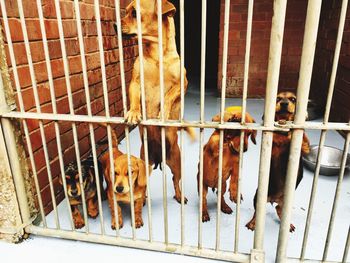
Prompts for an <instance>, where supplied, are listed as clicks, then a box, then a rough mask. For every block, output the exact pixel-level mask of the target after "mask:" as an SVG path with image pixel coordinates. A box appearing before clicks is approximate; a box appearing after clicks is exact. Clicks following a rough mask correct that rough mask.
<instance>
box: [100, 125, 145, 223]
mask: <svg viewBox="0 0 350 263" xmlns="http://www.w3.org/2000/svg"><path fill="white" fill-rule="evenodd" d="M112 134H113V139H114V141H116V139H115V138H117V137H116V135H115V134H114V131H112ZM113 160H114V173H113V174H114V184H113V181H112V178H111V167H110V160H109V151H106V152H105V153H104V154H103V155H102V156H101V157H100V162H101V164H102V167H103V173H104V176H105V179H106V182H107V199H108V204H109V208H110V210H111V217H112V224H111V227H112V229H115V228H116V222H115V211H114V203H113V195H114V194H115V198H116V201H117V208H118V223H119V228H121V227H123V217H122V212H121V208H120V206H119V203H130V185H129V176H128V156H127V155H126V154H123V153H122V152H121V151H119V149H118V146H117V144H113ZM130 162H131V173H132V189H133V193H134V207H135V226H136V228H140V227H141V226H143V220H142V206H143V204H144V203H145V200H146V189H147V188H146V187H147V177H146V165H145V162H144V161H143V160H141V159H139V158H136V157H134V156H130ZM150 168H151V167H150ZM151 170H152V169H150V172H149V174H151Z"/></svg>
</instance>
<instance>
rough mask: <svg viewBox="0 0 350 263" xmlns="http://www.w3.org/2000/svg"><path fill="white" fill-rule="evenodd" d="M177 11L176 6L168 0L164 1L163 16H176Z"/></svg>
mask: <svg viewBox="0 0 350 263" xmlns="http://www.w3.org/2000/svg"><path fill="white" fill-rule="evenodd" d="M175 13H176V8H175V6H174V5H173V4H172V3H170V2H169V1H167V0H163V1H162V14H163V16H164V15H166V16H174V15H175Z"/></svg>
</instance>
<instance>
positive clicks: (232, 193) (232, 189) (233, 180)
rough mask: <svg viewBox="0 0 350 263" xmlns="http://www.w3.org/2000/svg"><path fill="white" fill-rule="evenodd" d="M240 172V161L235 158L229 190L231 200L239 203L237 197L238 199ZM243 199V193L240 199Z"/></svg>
mask: <svg viewBox="0 0 350 263" xmlns="http://www.w3.org/2000/svg"><path fill="white" fill-rule="evenodd" d="M237 159H238V158H237ZM238 173H239V161H238V160H236V158H235V160H234V161H233V167H232V170H231V178H230V188H229V192H230V200H231V201H232V202H235V203H236V204H237V199H238V196H237V187H238ZM242 200H243V196H242V194H241V196H240V201H242Z"/></svg>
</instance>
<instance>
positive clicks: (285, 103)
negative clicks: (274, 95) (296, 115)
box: [280, 100, 289, 108]
mask: <svg viewBox="0 0 350 263" xmlns="http://www.w3.org/2000/svg"><path fill="white" fill-rule="evenodd" d="M280 104H281V107H282V108H288V105H289V101H288V100H282V101H281V103H280Z"/></svg>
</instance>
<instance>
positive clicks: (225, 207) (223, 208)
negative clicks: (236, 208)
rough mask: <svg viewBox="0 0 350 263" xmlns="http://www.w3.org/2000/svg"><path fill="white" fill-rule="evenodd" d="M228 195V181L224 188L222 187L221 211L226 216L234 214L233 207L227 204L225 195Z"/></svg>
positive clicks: (224, 183) (223, 183)
mask: <svg viewBox="0 0 350 263" xmlns="http://www.w3.org/2000/svg"><path fill="white" fill-rule="evenodd" d="M225 193H226V181H225V182H224V181H223V182H222V186H221V211H222V212H223V213H225V214H232V209H231V207H229V206H228V204H226V202H225V198H224V195H225Z"/></svg>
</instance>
